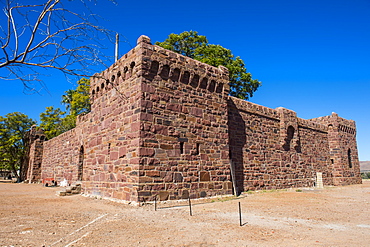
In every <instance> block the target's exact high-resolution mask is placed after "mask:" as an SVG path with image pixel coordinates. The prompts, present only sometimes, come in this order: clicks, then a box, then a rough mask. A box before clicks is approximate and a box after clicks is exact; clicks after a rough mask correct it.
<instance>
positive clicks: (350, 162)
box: [347, 148, 352, 168]
mask: <svg viewBox="0 0 370 247" xmlns="http://www.w3.org/2000/svg"><path fill="white" fill-rule="evenodd" d="M347 154H348V166H349V168H352V158H351V149H350V148H349V149H348V151H347Z"/></svg>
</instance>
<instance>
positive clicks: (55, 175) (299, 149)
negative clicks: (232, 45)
mask: <svg viewBox="0 0 370 247" xmlns="http://www.w3.org/2000/svg"><path fill="white" fill-rule="evenodd" d="M90 100H91V103H92V106H91V112H90V113H88V114H86V115H80V116H78V119H77V126H76V128H74V129H72V130H70V131H68V132H66V133H63V134H61V135H59V136H58V137H55V138H53V139H51V140H48V141H45V137H44V136H43V135H42V133H38V132H37V133H36V132H35V133H36V134H37V135H36V136H35V137H34V138H33V139H32V145H31V148H30V157H29V170H28V173H27V174H28V180H29V181H30V182H35V181H40V180H42V181H43V182H44V183H47V182H48V181H55V182H57V183H59V182H60V181H62V180H64V179H66V180H68V182H69V183H74V182H77V181H81V183H82V190H83V192H84V193H85V194H90V195H97V196H102V197H110V198H116V199H120V200H125V201H133V202H140V201H147V200H154V197H158V198H159V199H160V200H177V199H187V198H189V197H190V198H201V197H209V196H216V195H225V194H233V193H236V194H240V193H241V192H244V191H247V190H260V189H281V188H290V187H308V186H314V185H315V183H316V182H317V178H318V175H320V176H319V177H320V179H321V177H322V182H323V184H324V185H348V184H356V183H361V177H360V167H359V160H358V151H357V143H356V125H355V122H354V121H352V120H346V119H343V118H341V117H339V116H338V115H337V114H335V113H333V114H332V115H330V116H326V117H320V118H315V119H310V120H305V119H301V118H298V117H297V116H296V113H295V112H294V111H291V110H288V109H285V108H277V109H270V108H267V107H264V106H260V105H256V104H253V103H251V102H248V101H244V100H240V99H237V98H234V97H231V96H229V86H228V70H227V69H226V68H224V67H222V66H220V67H218V68H216V67H212V66H210V65H207V64H204V63H201V62H199V61H196V60H193V59H191V58H188V57H184V56H182V55H180V54H177V53H175V52H172V51H169V50H166V49H163V48H161V47H159V46H155V45H152V44H151V41H150V39H149V38H148V37H146V36H141V37H140V38H139V39H138V42H137V46H136V47H135V48H133V49H132V50H131V51H129V52H128V53H127V54H126V55H124V56H123V57H122V58H121V59H120V60H118V61H117V62H116V63H114V64H113V65H112V66H111V67H110V68H108V69H107V70H105V71H103V72H102V73H100V74H95V75H94V76H93V77H92V78H91V88H90ZM34 131H35V130H34ZM320 181H321V180H320Z"/></svg>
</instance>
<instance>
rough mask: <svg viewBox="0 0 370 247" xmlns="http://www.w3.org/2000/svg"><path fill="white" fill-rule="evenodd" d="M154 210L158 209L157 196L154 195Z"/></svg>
mask: <svg viewBox="0 0 370 247" xmlns="http://www.w3.org/2000/svg"><path fill="white" fill-rule="evenodd" d="M154 210H155V211H157V196H155V197H154Z"/></svg>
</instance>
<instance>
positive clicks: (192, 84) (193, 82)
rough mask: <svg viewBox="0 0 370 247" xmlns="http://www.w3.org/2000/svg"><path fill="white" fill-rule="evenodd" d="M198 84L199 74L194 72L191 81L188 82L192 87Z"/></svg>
mask: <svg viewBox="0 0 370 247" xmlns="http://www.w3.org/2000/svg"><path fill="white" fill-rule="evenodd" d="M198 84H199V75H197V74H195V75H194V76H193V78H192V79H191V83H190V85H191V86H192V87H195V88H196V87H198Z"/></svg>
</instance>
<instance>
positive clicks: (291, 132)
mask: <svg viewBox="0 0 370 247" xmlns="http://www.w3.org/2000/svg"><path fill="white" fill-rule="evenodd" d="M293 137H294V127H293V126H289V127H288V129H287V136H286V138H285V144H284V145H283V148H284V150H285V151H289V150H290V142H291V141H292V139H293Z"/></svg>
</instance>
